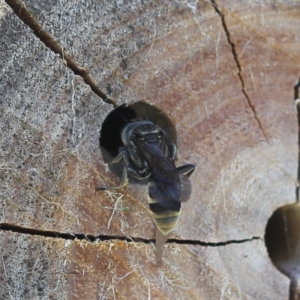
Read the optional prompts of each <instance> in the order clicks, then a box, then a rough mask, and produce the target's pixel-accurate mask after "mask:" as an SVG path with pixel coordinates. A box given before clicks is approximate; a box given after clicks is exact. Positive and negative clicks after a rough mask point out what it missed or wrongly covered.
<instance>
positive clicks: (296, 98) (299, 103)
mask: <svg viewBox="0 0 300 300" xmlns="http://www.w3.org/2000/svg"><path fill="white" fill-rule="evenodd" d="M299 90H300V78H299V81H298V83H297V84H296V85H295V86H294V101H295V104H296V107H297V115H298V173H297V186H296V201H297V202H299V188H300V99H299Z"/></svg>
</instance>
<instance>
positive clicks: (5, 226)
mask: <svg viewBox="0 0 300 300" xmlns="http://www.w3.org/2000/svg"><path fill="white" fill-rule="evenodd" d="M1 230H2V231H11V232H16V233H21V234H28V235H37V236H43V237H51V238H61V239H65V240H75V239H78V240H86V241H88V242H95V241H96V240H100V241H114V240H119V241H126V242H128V243H131V242H134V243H137V242H139V243H144V244H154V243H155V239H145V238H137V237H126V236H118V235H103V234H99V235H90V234H84V233H61V232H58V231H49V230H39V229H33V228H26V227H21V226H17V225H14V224H9V223H0V231H1ZM253 240H262V238H261V237H259V236H253V237H251V238H248V239H241V240H228V241H224V242H203V241H200V240H190V239H183V240H179V239H175V238H171V239H168V240H167V242H166V243H169V244H181V245H200V246H204V247H222V246H226V245H229V244H242V243H246V242H251V241H253Z"/></svg>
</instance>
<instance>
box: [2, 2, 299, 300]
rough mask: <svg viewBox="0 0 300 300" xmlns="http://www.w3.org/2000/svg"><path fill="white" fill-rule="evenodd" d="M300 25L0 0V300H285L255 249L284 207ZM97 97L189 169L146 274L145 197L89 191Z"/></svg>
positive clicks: (291, 12) (203, 10)
mask: <svg viewBox="0 0 300 300" xmlns="http://www.w3.org/2000/svg"><path fill="white" fill-rule="evenodd" d="M241 2H242V3H241ZM18 5H19V6H18ZM16 7H17V8H16ZM20 7H21V8H20ZM12 8H13V9H14V10H13V9H12ZM299 9H300V3H299V2H298V1H259V2H257V1H250V0H249V1H230V0H228V1H225V0H223V1H218V2H217V1H211V2H210V1H195V2H194V3H193V2H190V1H68V0H64V1H34V0H32V1H23V2H22V1H20V0H15V1H12V0H7V1H5V2H4V1H3V0H1V1H0V17H1V19H0V66H1V67H0V70H1V75H0V132H1V133H0V159H1V162H0V163H1V168H0V176H1V180H0V207H1V209H0V223H1V224H0V225H1V226H0V240H1V243H0V299H272V300H274V299H280V300H281V299H288V286H289V280H288V278H287V277H285V276H284V275H282V274H280V273H279V272H278V271H277V269H276V268H275V267H274V266H273V265H272V263H271V261H270V259H269V258H268V254H267V251H266V249H265V245H264V241H263V236H264V230H265V226H266V223H267V220H268V218H269V217H270V216H271V214H272V213H273V211H274V210H275V209H276V208H277V207H278V206H281V205H284V204H286V203H291V202H294V201H295V181H296V173H297V154H298V148H297V142H298V141H297V133H298V125H297V119H296V109H295V107H294V104H293V98H294V89H293V87H294V85H295V84H296V83H297V82H298V78H299V75H300V74H299V66H300V55H299V54H300V53H299V51H300V50H299V40H300V32H299V28H300V10H299ZM24 12H28V13H29V14H31V17H32V19H28V18H27V19H26V20H27V21H28V22H29V23H30V22H33V21H34V22H35V25H37V24H39V25H40V26H41V29H40V30H34V29H33V28H32V29H31V28H30V26H29V25H30V24H25V23H26V20H24V18H23V21H24V22H25V23H24V22H23V21H22V20H21V19H22V16H23V13H24ZM45 33H47V34H49V36H50V37H52V39H53V42H54V43H55V44H53V42H52V41H51V42H49V44H47V46H46V45H45V43H44V42H45V41H44V42H42V41H41V40H40V38H41V37H45ZM48 41H49V40H48ZM54 45H56V46H57V45H60V46H61V48H60V49H62V54H61V55H59V54H58V53H54V52H53V51H52V50H51V49H50V48H51V46H53V47H54ZM53 47H52V48H53ZM57 49H58V48H57ZM69 59H71V60H72V63H74V64H75V66H77V68H78V69H76V70H77V71H74V65H72V64H71V63H70V60H69ZM72 66H73V67H72ZM72 68H73V70H72ZM74 72H75V74H74ZM76 74H77V75H76ZM87 75H88V77H87ZM93 84H94V85H93ZM101 92H102V93H103V95H106V96H107V98H109V99H111V100H112V101H115V103H117V104H118V105H119V104H123V103H130V102H133V101H139V100H145V101H147V102H148V103H150V104H153V105H156V106H157V107H159V108H161V109H163V110H164V111H165V112H166V113H167V115H168V116H169V117H170V119H171V120H172V121H173V122H174V123H175V124H176V129H177V133H178V148H179V154H180V157H179V160H178V161H177V162H176V164H177V165H182V164H184V163H194V164H196V165H197V169H196V171H195V173H194V174H193V175H192V177H191V180H192V185H193V192H192V196H191V199H190V200H189V201H188V202H186V203H184V204H183V208H182V214H181V217H180V220H179V224H178V225H177V227H176V229H175V230H174V231H173V232H172V233H171V234H170V238H171V239H173V240H174V242H172V243H167V244H166V245H165V247H164V258H163V266H162V267H160V268H158V267H157V266H156V261H155V246H154V244H153V239H154V238H155V227H154V224H153V220H152V217H151V214H150V213H149V210H148V204H147V190H146V189H145V188H139V187H136V186H130V187H126V188H124V189H120V190H118V191H114V192H99V191H96V188H97V187H98V186H106V185H116V184H118V183H119V181H120V179H119V178H116V177H115V176H114V175H113V174H112V173H111V172H109V171H108V168H107V166H106V164H105V163H104V161H103V158H102V155H101V151H100V147H99V137H100V130H101V124H102V123H103V121H104V120H105V118H106V117H107V115H108V114H109V113H110V112H111V111H112V110H113V105H112V104H110V103H111V102H109V103H107V102H105V101H104V100H105V99H102V98H103V97H102V96H101V95H102V94H101ZM101 97H102V98H101ZM9 228H11V229H13V232H11V231H8V230H7V229H9ZM85 237H86V238H85ZM137 238H140V240H139V241H138V240H137ZM131 240H132V241H131ZM176 241H177V242H176ZM180 241H187V242H186V243H180ZM191 241H192V242H191ZM235 241H236V242H237V243H235ZM239 241H240V242H239ZM222 242H224V243H222ZM201 243H202V245H201ZM205 243H206V244H205Z"/></svg>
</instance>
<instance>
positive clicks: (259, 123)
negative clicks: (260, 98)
mask: <svg viewBox="0 0 300 300" xmlns="http://www.w3.org/2000/svg"><path fill="white" fill-rule="evenodd" d="M211 5H212V6H213V8H214V9H215V11H216V13H217V14H218V15H219V16H220V17H221V22H222V26H223V29H224V31H225V34H226V37H227V41H228V43H229V45H230V47H231V52H232V55H233V59H234V61H235V63H236V66H237V69H238V77H239V80H240V82H241V85H242V93H243V95H244V96H245V98H246V100H247V103H248V105H249V107H250V109H251V110H252V113H253V115H254V118H255V120H256V122H257V124H258V126H259V129H260V130H261V132H262V134H263V136H264V137H265V139H266V141H267V142H268V137H267V135H266V132H265V130H264V128H263V126H262V124H261V122H260V120H259V118H258V116H257V113H256V110H255V106H254V105H253V104H252V102H251V99H250V97H249V95H248V94H247V92H246V89H245V83H244V79H243V76H242V67H241V64H240V62H239V59H238V56H237V53H236V49H235V44H234V42H233V41H232V40H231V35H230V32H229V29H228V27H227V25H226V21H225V16H224V14H223V13H222V12H221V10H220V9H219V7H218V5H217V3H216V2H215V0H211Z"/></svg>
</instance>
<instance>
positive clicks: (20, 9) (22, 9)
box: [5, 0, 116, 106]
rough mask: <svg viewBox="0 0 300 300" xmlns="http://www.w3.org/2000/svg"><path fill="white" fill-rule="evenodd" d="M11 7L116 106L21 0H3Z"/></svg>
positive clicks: (88, 83) (70, 66) (37, 34)
mask: <svg viewBox="0 0 300 300" xmlns="http://www.w3.org/2000/svg"><path fill="white" fill-rule="evenodd" d="M5 1H6V3H7V4H8V5H9V6H10V7H11V8H12V10H13V11H14V12H15V13H16V15H17V16H18V17H19V18H20V19H21V20H22V21H23V22H24V24H26V25H27V26H29V27H30V28H31V29H32V31H33V33H34V34H35V36H36V37H37V38H39V39H40V40H41V41H42V42H43V43H44V44H45V45H46V46H47V47H48V48H49V49H50V50H51V51H53V52H54V53H56V54H59V56H60V58H61V59H62V60H63V61H65V62H66V64H67V66H68V67H69V68H70V69H71V70H72V71H73V72H74V74H75V75H79V76H81V77H82V78H83V80H84V82H85V83H86V84H87V85H89V86H90V88H91V90H92V91H93V92H94V93H95V94H96V95H98V96H99V97H100V98H101V99H102V100H103V101H104V102H106V103H108V104H112V105H114V106H116V103H115V101H114V100H112V99H109V98H108V97H107V95H106V94H105V93H104V92H103V91H102V90H101V89H99V87H98V86H97V84H96V83H95V81H94V79H93V78H92V77H91V76H90V75H89V72H88V71H87V70H85V69H83V68H81V67H79V66H78V65H77V63H76V62H75V61H74V60H73V59H72V58H71V57H70V56H69V55H68V54H67V53H66V51H65V50H64V48H63V47H62V46H61V45H60V44H59V43H58V42H57V41H56V40H55V39H54V38H53V37H52V36H51V35H50V34H49V33H48V32H47V31H46V30H45V29H44V28H43V27H42V25H41V24H40V23H39V21H38V20H37V19H36V18H35V16H34V15H33V14H32V13H31V12H30V11H29V10H28V9H27V8H26V6H25V4H24V3H23V2H22V1H21V0H5Z"/></svg>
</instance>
